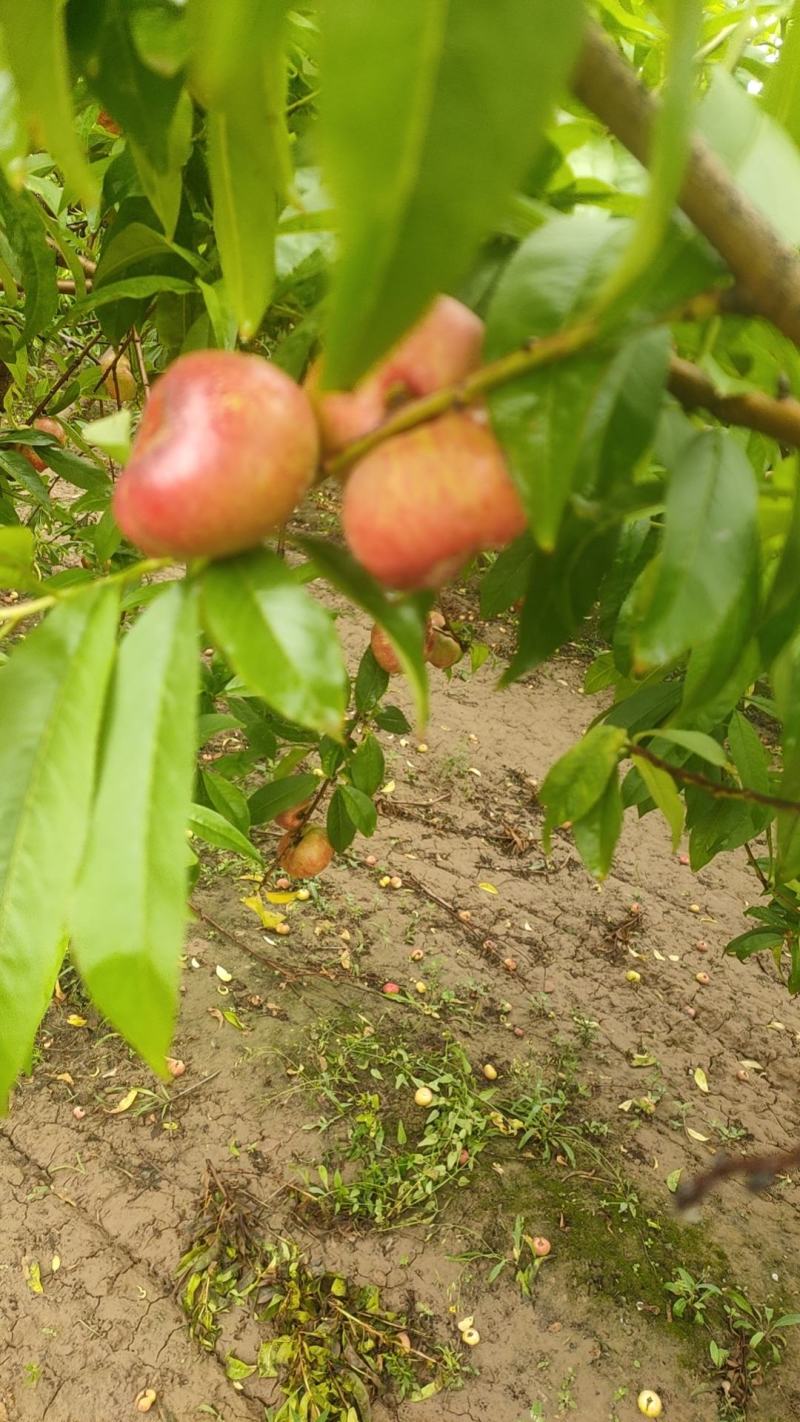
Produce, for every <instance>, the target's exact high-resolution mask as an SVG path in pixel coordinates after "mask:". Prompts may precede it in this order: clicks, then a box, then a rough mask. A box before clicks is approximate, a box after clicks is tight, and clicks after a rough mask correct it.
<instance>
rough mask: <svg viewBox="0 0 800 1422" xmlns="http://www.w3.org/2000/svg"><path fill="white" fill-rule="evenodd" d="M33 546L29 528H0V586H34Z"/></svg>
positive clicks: (32, 537)
mask: <svg viewBox="0 0 800 1422" xmlns="http://www.w3.org/2000/svg"><path fill="white" fill-rule="evenodd" d="M34 547H35V540H34V536H33V533H32V531H31V530H30V529H29V528H24V527H19V528H0V587H2V588H25V589H29V588H35V587H36V577H35V575H34V571H33V553H34Z"/></svg>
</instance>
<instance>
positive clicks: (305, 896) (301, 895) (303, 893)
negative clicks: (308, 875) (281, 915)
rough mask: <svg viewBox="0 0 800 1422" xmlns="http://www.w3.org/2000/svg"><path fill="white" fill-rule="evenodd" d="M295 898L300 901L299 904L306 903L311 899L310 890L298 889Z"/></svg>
mask: <svg viewBox="0 0 800 1422" xmlns="http://www.w3.org/2000/svg"><path fill="white" fill-rule="evenodd" d="M297 897H298V899H299V900H300V902H301V903H303V904H305V903H307V902H308V900H309V899H310V898H311V890H310V889H298V890H297Z"/></svg>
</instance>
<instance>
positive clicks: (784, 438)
mask: <svg viewBox="0 0 800 1422" xmlns="http://www.w3.org/2000/svg"><path fill="white" fill-rule="evenodd" d="M667 386H668V388H669V389H670V390H671V391H672V394H673V395H675V396H676V397H677V399H678V400H680V402H681V404H682V405H684V406H685V407H686V409H687V410H694V409H697V407H698V406H702V408H703V409H704V410H709V411H710V412H711V414H712V415H716V417H717V419H718V420H721V421H722V423H723V424H726V425H742V426H744V428H745V429H749V430H759V431H760V433H761V434H766V435H771V436H772V438H773V439H776V440H778V442H779V443H780V444H786V445H798V446H800V400H793V399H790V398H787V399H785V400H773V399H771V398H770V396H769V395H764V394H763V393H762V392H761V391H760V390H755V391H751V392H750V393H748V394H747V395H721V394H720V393H719V391H718V390H717V389H716V388H715V386H714V384H713V382H712V381H711V380H709V378H708V376H707V375H705V374H704V373H703V371H702V370H699V369H698V368H697V366H696V365H692V363H691V361H688V360H681V358H680V356H673V357H672V359H671V360H670V364H669V376H668V378H667Z"/></svg>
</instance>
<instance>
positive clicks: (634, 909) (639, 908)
mask: <svg viewBox="0 0 800 1422" xmlns="http://www.w3.org/2000/svg"><path fill="white" fill-rule="evenodd" d="M630 911H631V913H641V911H642V906H641V904H631V909H630Z"/></svg>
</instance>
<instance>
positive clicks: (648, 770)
mask: <svg viewBox="0 0 800 1422" xmlns="http://www.w3.org/2000/svg"><path fill="white" fill-rule="evenodd" d="M635 764H636V769H637V770H638V772H639V774H640V775H641V777H642V780H643V781H644V783H645V785H646V786H647V789H648V791H649V792H650V795H651V796H652V798H653V799H654V800H655V802H656V805H657V806H658V808H659V810H660V811H661V813H662V815H663V816H664V818H665V820H666V821H667V824H668V825H669V827H670V829H671V831H672V848H673V849H677V848H678V845H679V844H680V840H681V835H682V834H683V818H684V806H683V801H682V800H681V797H680V795H679V794H678V791H677V790H676V788H675V781H674V780H673V779H672V776H671V775H670V774H669V773H668V772H667V771H666V770H661V769H660V768H659V767H658V766H657V765H651V764H650V762H649V761H648V760H644V759H643V757H642V756H635Z"/></svg>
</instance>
